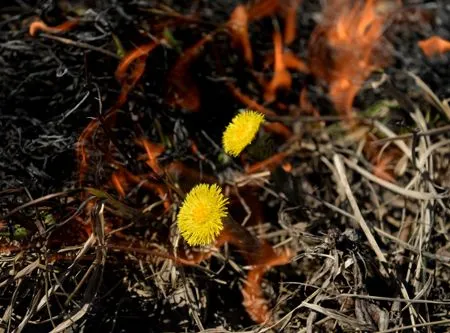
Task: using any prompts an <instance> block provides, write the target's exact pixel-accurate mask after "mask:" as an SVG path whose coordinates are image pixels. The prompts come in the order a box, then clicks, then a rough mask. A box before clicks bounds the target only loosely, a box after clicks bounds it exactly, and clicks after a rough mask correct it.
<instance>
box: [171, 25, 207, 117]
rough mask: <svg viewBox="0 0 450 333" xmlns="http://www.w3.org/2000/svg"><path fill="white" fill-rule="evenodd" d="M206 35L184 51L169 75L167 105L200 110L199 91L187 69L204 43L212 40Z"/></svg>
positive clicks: (192, 110)
mask: <svg viewBox="0 0 450 333" xmlns="http://www.w3.org/2000/svg"><path fill="white" fill-rule="evenodd" d="M212 37H213V34H208V35H206V36H205V37H203V38H202V39H201V40H199V41H198V42H197V43H195V44H194V45H193V46H191V47H190V48H188V49H187V50H185V51H184V53H183V55H182V56H181V57H180V58H179V59H178V61H177V63H176V64H175V65H174V66H173V68H172V69H171V71H170V73H169V80H168V82H169V84H170V87H169V88H170V90H169V101H168V102H169V104H174V105H177V106H180V107H182V108H185V109H187V110H189V111H191V112H197V111H199V110H200V90H199V89H198V86H197V84H196V83H195V82H194V79H193V78H192V75H191V74H190V73H189V67H190V65H191V64H192V62H193V61H194V60H195V58H197V57H198V56H199V55H200V53H201V51H202V50H203V47H204V46H205V44H206V43H208V42H210V41H211V40H212Z"/></svg>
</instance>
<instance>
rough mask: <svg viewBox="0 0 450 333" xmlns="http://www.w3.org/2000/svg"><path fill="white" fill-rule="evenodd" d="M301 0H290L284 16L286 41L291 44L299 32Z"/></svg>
mask: <svg viewBox="0 0 450 333" xmlns="http://www.w3.org/2000/svg"><path fill="white" fill-rule="evenodd" d="M300 2H301V0H288V5H287V7H286V14H285V18H284V42H285V43H286V45H289V44H291V43H292V42H293V41H294V39H295V36H296V34H297V8H298V6H299V5H300Z"/></svg>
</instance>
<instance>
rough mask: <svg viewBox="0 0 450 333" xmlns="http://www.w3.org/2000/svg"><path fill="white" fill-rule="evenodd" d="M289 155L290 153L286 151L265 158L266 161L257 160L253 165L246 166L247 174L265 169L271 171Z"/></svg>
mask: <svg viewBox="0 0 450 333" xmlns="http://www.w3.org/2000/svg"><path fill="white" fill-rule="evenodd" d="M287 156H288V154H287V153H284V152H281V153H278V154H275V155H273V156H271V157H269V158H268V159H265V160H264V161H261V162H257V163H255V164H252V165H250V166H248V167H246V168H245V172H246V173H247V174H251V173H255V172H259V171H263V170H269V171H271V170H273V169H275V168H276V167H277V166H278V165H280V164H281V163H282V162H283V160H284V159H285V158H286V157H287Z"/></svg>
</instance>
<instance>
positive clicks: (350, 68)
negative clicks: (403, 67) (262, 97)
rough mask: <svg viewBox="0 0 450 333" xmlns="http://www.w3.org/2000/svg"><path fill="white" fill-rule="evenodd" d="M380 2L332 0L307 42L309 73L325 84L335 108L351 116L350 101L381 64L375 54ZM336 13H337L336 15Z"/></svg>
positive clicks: (381, 17)
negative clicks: (351, 3)
mask: <svg viewBox="0 0 450 333" xmlns="http://www.w3.org/2000/svg"><path fill="white" fill-rule="evenodd" d="M378 2H380V3H382V2H381V1H377V0H367V1H365V2H364V1H357V2H356V4H355V5H354V7H353V8H350V7H349V3H350V2H349V1H344V0H332V1H330V3H329V4H328V6H327V8H326V9H325V13H324V17H325V20H324V22H323V23H322V24H320V25H319V26H318V27H317V28H316V29H315V30H314V32H313V34H312V36H311V39H310V42H309V48H308V51H309V55H308V57H309V63H310V69H311V72H312V73H313V74H314V75H315V76H316V77H317V78H319V79H321V80H323V81H325V82H326V83H327V84H328V86H329V96H330V98H331V100H332V101H333V103H334V105H335V107H336V109H337V110H338V112H340V113H341V114H344V115H346V116H347V117H350V116H351V110H352V104H353V100H354V98H355V96H356V94H357V93H358V91H359V90H360V88H361V86H362V85H363V83H364V82H365V81H366V80H367V78H368V77H369V76H370V74H371V73H372V71H373V70H375V69H376V68H378V67H381V66H383V65H385V60H384V59H382V57H381V55H380V54H377V52H376V48H377V47H378V46H379V43H380V39H381V36H382V33H383V31H382V28H383V24H384V21H385V20H386V17H387V13H385V14H383V15H382V14H378V13H377V3H378ZM336 15H337V16H336Z"/></svg>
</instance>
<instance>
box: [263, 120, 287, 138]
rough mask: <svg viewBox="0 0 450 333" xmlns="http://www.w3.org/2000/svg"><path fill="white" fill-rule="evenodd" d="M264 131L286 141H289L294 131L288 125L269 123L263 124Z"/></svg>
mask: <svg viewBox="0 0 450 333" xmlns="http://www.w3.org/2000/svg"><path fill="white" fill-rule="evenodd" d="M263 127H264V130H265V131H266V132H270V133H274V134H276V135H279V136H281V137H283V138H284V139H285V140H288V139H290V138H291V137H292V131H291V130H290V128H289V127H287V126H286V125H283V124H282V123H268V122H265V123H264V124H263Z"/></svg>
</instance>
